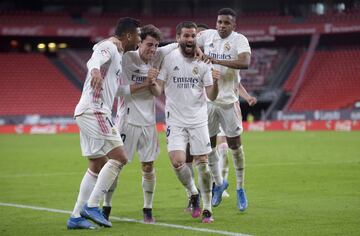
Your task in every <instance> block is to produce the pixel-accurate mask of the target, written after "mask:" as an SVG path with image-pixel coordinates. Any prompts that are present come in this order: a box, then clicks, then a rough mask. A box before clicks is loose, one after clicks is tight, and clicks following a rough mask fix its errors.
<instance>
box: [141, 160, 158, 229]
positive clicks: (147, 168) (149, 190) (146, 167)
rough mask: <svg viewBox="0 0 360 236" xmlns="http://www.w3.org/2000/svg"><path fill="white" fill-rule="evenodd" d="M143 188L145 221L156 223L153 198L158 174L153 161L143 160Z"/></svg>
mask: <svg viewBox="0 0 360 236" xmlns="http://www.w3.org/2000/svg"><path fill="white" fill-rule="evenodd" d="M141 165H142V188H143V194H144V207H143V214H144V222H145V223H154V222H155V219H154V217H153V216H152V208H153V199H154V192H155V185H156V174H155V169H154V168H153V162H142V163H141Z"/></svg>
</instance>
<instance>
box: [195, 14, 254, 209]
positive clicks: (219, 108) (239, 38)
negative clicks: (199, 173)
mask: <svg viewBox="0 0 360 236" xmlns="http://www.w3.org/2000/svg"><path fill="white" fill-rule="evenodd" d="M235 27H236V13H235V11H234V10H233V9H230V8H223V9H221V10H219V12H218V16H217V22H216V30H213V29H208V30H204V31H202V32H200V33H199V35H198V38H197V42H198V44H199V46H200V47H203V49H204V54H205V55H206V56H207V58H208V59H210V60H211V61H212V63H213V64H215V65H214V67H215V68H217V69H219V70H220V73H221V80H220V81H219V96H218V97H217V99H216V100H215V101H212V102H209V103H208V117H209V133H210V140H211V147H212V151H211V153H210V154H209V166H210V168H211V171H212V174H213V177H214V181H215V187H214V189H213V198H212V205H213V206H218V205H219V204H220V202H221V200H222V193H223V192H224V191H225V189H226V188H227V186H228V183H227V181H226V180H224V179H223V178H222V176H221V174H220V170H219V166H218V157H217V152H216V136H217V134H218V133H219V124H220V123H221V126H222V128H223V129H224V132H225V135H226V139H227V143H228V145H229V148H230V149H231V152H232V154H233V158H234V165H235V172H236V187H237V199H238V200H237V206H238V208H239V210H240V211H244V210H245V209H246V208H247V198H246V194H245V190H244V167H245V156H244V151H243V146H242V145H241V139H240V134H241V133H242V130H243V128H242V121H241V112H240V106H239V101H238V93H237V91H236V90H237V85H238V84H239V82H240V74H239V69H247V68H248V66H249V65H250V54H251V50H250V46H249V42H248V40H247V39H246V37H245V36H243V35H242V34H239V33H236V32H234V30H235Z"/></svg>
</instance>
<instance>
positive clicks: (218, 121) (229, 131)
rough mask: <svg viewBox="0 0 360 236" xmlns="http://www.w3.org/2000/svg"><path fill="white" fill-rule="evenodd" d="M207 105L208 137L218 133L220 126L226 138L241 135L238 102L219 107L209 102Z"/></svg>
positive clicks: (241, 127)
mask: <svg viewBox="0 0 360 236" xmlns="http://www.w3.org/2000/svg"><path fill="white" fill-rule="evenodd" d="M207 105H208V122H209V134H210V137H213V136H215V135H217V134H218V133H220V129H219V128H220V125H221V127H222V128H223V130H224V133H225V136H226V137H229V138H232V137H236V136H239V135H240V134H241V133H242V131H243V126H242V117H241V110H240V105H239V102H235V103H233V104H230V105H228V106H221V107H220V106H218V105H214V104H213V103H210V102H208V104H207Z"/></svg>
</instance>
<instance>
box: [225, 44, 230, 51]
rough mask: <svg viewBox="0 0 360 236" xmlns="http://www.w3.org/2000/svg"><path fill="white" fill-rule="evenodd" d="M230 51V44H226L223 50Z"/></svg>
mask: <svg viewBox="0 0 360 236" xmlns="http://www.w3.org/2000/svg"><path fill="white" fill-rule="evenodd" d="M230 49H231V46H230V43H229V42H226V43H225V45H224V50H226V51H230Z"/></svg>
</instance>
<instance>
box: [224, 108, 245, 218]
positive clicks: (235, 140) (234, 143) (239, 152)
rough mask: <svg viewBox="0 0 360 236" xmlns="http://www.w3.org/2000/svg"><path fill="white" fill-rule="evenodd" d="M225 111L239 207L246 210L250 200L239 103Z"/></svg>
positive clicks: (226, 130) (226, 131)
mask: <svg viewBox="0 0 360 236" xmlns="http://www.w3.org/2000/svg"><path fill="white" fill-rule="evenodd" d="M224 113H225V116H226V118H225V119H227V120H226V122H225V123H226V125H227V128H226V129H225V128H224V131H225V133H226V140H227V142H228V145H229V148H230V149H231V152H232V156H233V159H234V168H235V174H236V195H237V207H238V208H239V210H240V211H245V209H246V208H247V206H248V201H247V198H246V193H245V189H244V177H245V155H244V150H243V146H242V145H241V139H240V134H241V133H242V131H243V127H242V117H241V111H240V106H239V103H238V102H236V103H234V106H233V107H232V108H229V109H228V110H226V111H224Z"/></svg>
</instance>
